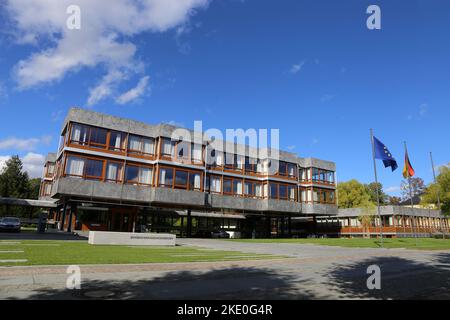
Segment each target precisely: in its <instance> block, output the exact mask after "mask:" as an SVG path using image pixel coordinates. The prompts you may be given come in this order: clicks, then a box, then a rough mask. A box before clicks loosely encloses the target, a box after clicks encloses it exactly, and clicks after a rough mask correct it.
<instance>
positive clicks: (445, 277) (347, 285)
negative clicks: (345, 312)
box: [328, 253, 450, 300]
mask: <svg viewBox="0 0 450 320" xmlns="http://www.w3.org/2000/svg"><path fill="white" fill-rule="evenodd" d="M449 264H450V253H443V254H439V255H436V256H434V258H432V259H430V262H418V261H412V260H408V259H404V258H399V257H374V258H370V259H365V260H363V261H358V262H354V263H351V264H346V265H342V264H339V265H336V266H334V267H333V268H332V269H331V270H330V271H329V274H328V277H329V280H330V285H332V286H333V287H334V289H336V291H337V292H339V294H340V295H341V296H342V297H343V298H347V299H421V300H422V299H433V300H434V299H450V266H449ZM370 265H377V266H379V267H380V271H381V289H380V290H376V289H375V290H369V289H368V288H367V279H368V278H369V276H370V275H371V274H372V273H370V274H368V273H367V268H368V267H369V266H370Z"/></svg>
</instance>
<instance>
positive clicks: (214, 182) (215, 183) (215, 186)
mask: <svg viewBox="0 0 450 320" xmlns="http://www.w3.org/2000/svg"><path fill="white" fill-rule="evenodd" d="M210 186H211V192H217V193H220V192H221V185H220V178H219V177H215V176H212V177H211V184H210Z"/></svg>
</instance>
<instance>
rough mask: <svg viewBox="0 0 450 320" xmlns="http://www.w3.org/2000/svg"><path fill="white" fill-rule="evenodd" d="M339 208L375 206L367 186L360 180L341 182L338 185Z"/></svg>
mask: <svg viewBox="0 0 450 320" xmlns="http://www.w3.org/2000/svg"><path fill="white" fill-rule="evenodd" d="M337 190H338V195H339V208H342V209H344V208H370V207H371V206H373V203H372V201H371V200H370V195H369V193H368V191H367V189H366V187H365V186H364V185H363V184H362V183H360V182H359V181H358V180H355V179H353V180H350V181H346V182H341V183H339V184H338V186H337Z"/></svg>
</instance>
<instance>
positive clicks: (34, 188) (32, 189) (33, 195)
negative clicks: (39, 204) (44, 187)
mask: <svg viewBox="0 0 450 320" xmlns="http://www.w3.org/2000/svg"><path fill="white" fill-rule="evenodd" d="M40 188H41V178H34V179H30V180H29V181H28V195H27V198H28V199H38V198H39V190H40Z"/></svg>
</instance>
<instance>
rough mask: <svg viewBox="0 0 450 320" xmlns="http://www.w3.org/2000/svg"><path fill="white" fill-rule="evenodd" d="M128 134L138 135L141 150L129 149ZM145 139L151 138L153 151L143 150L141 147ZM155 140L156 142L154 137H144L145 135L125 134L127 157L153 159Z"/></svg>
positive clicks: (136, 135)
mask: <svg viewBox="0 0 450 320" xmlns="http://www.w3.org/2000/svg"><path fill="white" fill-rule="evenodd" d="M130 136H134V137H138V138H139V139H140V142H141V148H142V150H135V149H130V146H129V143H130V140H131V139H130ZM145 139H148V140H153V153H147V152H144V150H143V148H144V140H145ZM156 142H157V141H156V139H155V138H153V137H145V136H141V135H138V134H132V133H130V134H128V135H127V136H126V154H127V156H129V157H135V158H142V159H154V158H155V153H156Z"/></svg>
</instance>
